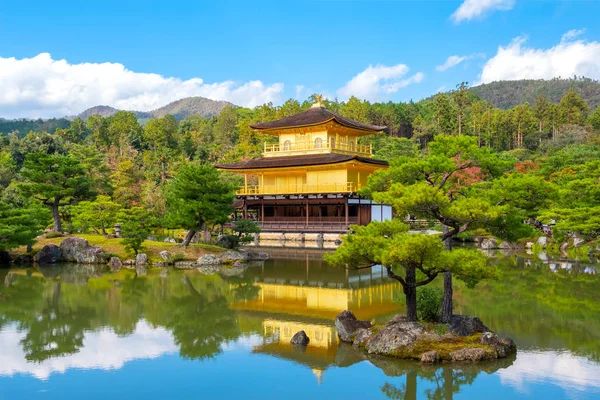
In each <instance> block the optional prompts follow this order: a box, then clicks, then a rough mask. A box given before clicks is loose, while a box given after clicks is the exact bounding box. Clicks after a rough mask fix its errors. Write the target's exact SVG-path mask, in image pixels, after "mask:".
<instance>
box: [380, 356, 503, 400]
mask: <svg viewBox="0 0 600 400" xmlns="http://www.w3.org/2000/svg"><path fill="white" fill-rule="evenodd" d="M514 359H515V357H514V356H512V357H509V358H504V359H500V360H496V361H490V362H484V363H480V364H477V363H475V364H457V365H452V364H446V365H442V366H440V365H420V364H417V363H414V362H413V363H411V364H404V365H405V368H406V369H405V371H404V374H403V375H405V376H406V383H405V384H403V385H402V386H400V387H398V386H395V385H393V384H391V383H389V382H388V383H386V384H385V385H383V386H382V387H381V391H382V392H383V393H384V394H385V395H386V397H388V398H390V399H396V400H397V399H406V400H408V399H411V400H412V399H416V398H422V397H425V398H427V399H431V400H442V399H443V400H451V399H453V398H454V395H455V394H458V393H460V390H461V387H463V386H465V385H469V386H470V385H471V384H473V382H474V381H475V379H476V378H477V376H478V375H479V374H480V373H482V372H485V373H488V374H491V373H494V372H496V371H498V370H499V369H501V368H507V367H509V366H510V365H512V363H513V362H514ZM400 362H402V361H400ZM384 372H385V370H384ZM417 377H419V378H421V379H422V380H427V381H429V382H432V383H434V385H435V386H434V387H433V388H427V389H424V390H422V391H421V392H420V391H419V390H418V386H417ZM421 393H422V394H423V396H422V395H421Z"/></svg>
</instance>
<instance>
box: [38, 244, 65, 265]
mask: <svg viewBox="0 0 600 400" xmlns="http://www.w3.org/2000/svg"><path fill="white" fill-rule="evenodd" d="M62 260H63V252H62V250H61V248H60V247H58V246H57V245H55V244H47V245H45V246H44V247H42V249H41V250H40V251H38V252H37V253H36V254H35V256H33V261H35V262H36V263H38V264H55V263H57V262H61V261H62Z"/></svg>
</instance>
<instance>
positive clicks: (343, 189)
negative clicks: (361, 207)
mask: <svg viewBox="0 0 600 400" xmlns="http://www.w3.org/2000/svg"><path fill="white" fill-rule="evenodd" d="M357 189H359V188H357V187H356V184H355V183H353V182H346V183H319V184H316V185H306V184H289V185H264V186H260V185H252V186H250V185H248V186H242V187H241V188H240V189H239V190H238V191H237V192H236V194H237V195H240V196H252V195H278V194H326V193H352V192H355V191H356V190H357Z"/></svg>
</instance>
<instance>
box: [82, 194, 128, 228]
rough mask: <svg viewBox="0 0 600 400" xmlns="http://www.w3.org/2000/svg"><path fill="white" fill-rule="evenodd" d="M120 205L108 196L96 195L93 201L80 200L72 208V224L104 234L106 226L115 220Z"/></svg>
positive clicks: (109, 225)
mask: <svg viewBox="0 0 600 400" xmlns="http://www.w3.org/2000/svg"><path fill="white" fill-rule="evenodd" d="M120 210H121V206H120V205H119V204H117V203H115V202H113V201H112V200H111V198H110V197H108V196H98V197H96V200H94V201H82V202H80V203H79V204H77V205H76V206H75V207H73V208H72V214H73V225H75V226H76V227H79V228H83V229H84V230H85V229H87V228H91V229H93V230H94V231H95V232H96V233H101V234H103V235H106V234H107V233H106V228H108V227H111V226H113V225H114V224H115V222H116V220H117V214H118V213H119V211H120Z"/></svg>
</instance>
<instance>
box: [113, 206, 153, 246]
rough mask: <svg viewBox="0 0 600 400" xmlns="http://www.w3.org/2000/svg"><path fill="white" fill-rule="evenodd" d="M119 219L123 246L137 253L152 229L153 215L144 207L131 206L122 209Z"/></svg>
mask: <svg viewBox="0 0 600 400" xmlns="http://www.w3.org/2000/svg"><path fill="white" fill-rule="evenodd" d="M117 220H118V221H119V222H120V223H121V237H122V238H123V241H122V243H123V246H124V247H125V249H126V250H127V251H129V252H131V253H133V254H136V255H137V254H138V252H139V251H140V250H141V249H142V244H143V243H144V241H145V240H146V238H147V237H148V236H149V235H150V232H151V230H152V225H153V218H152V216H151V215H150V214H149V213H148V212H147V211H146V210H144V209H143V208H142V207H131V208H130V209H125V210H121V211H120V212H119V214H118V215H117Z"/></svg>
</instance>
